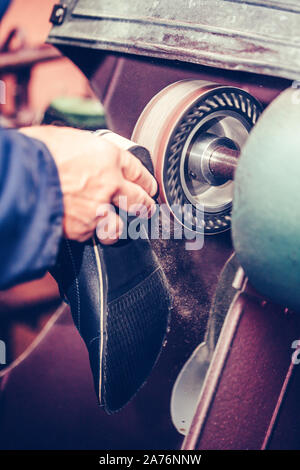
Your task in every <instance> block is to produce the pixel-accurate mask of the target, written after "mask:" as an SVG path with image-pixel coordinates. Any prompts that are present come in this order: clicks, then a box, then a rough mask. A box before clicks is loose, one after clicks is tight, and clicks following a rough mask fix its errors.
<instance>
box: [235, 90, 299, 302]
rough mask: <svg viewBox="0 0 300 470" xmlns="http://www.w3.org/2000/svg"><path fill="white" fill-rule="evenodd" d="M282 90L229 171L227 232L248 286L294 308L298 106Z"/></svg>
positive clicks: (296, 293) (289, 92) (291, 95)
mask: <svg viewBox="0 0 300 470" xmlns="http://www.w3.org/2000/svg"><path fill="white" fill-rule="evenodd" d="M294 94H295V90H293V89H287V90H286V91H284V92H283V93H282V94H281V95H280V96H279V97H278V98H276V99H275V100H274V101H273V102H272V103H271V104H270V106H268V108H267V109H266V110H265V111H264V113H263V114H262V116H261V118H260V119H259V121H258V123H257V125H256V126H255V128H254V129H253V131H252V132H251V135H250V137H249V139H248V140H247V143H246V145H245V146H244V148H243V151H242V155H241V157H240V160H239V165H238V168H237V171H236V175H235V191H234V208H233V221H232V229H233V230H232V235H233V242H234V247H235V250H236V253H237V255H238V258H239V261H240V263H241V265H242V266H243V268H244V270H245V272H246V274H247V276H248V277H249V280H250V281H251V283H252V284H253V285H254V287H255V288H256V289H257V290H258V291H259V292H261V293H262V294H263V295H266V296H267V297H269V298H270V299H271V300H273V301H275V302H276V303H280V304H283V305H285V306H287V307H290V308H292V309H296V310H299V309H300V287H299V283H300V132H299V123H300V104H299V103H298V102H297V100H296V99H295V98H296V97H295V95H294Z"/></svg>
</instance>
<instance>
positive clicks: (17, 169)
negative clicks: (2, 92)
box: [0, 128, 63, 289]
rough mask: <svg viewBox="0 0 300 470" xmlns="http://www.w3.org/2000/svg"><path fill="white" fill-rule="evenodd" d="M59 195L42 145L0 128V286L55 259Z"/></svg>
mask: <svg viewBox="0 0 300 470" xmlns="http://www.w3.org/2000/svg"><path fill="white" fill-rule="evenodd" d="M62 218H63V199H62V193H61V189H60V182H59V177H58V173H57V168H56V165H55V162H54V160H53V158H52V156H51V154H50V153H49V151H48V149H47V148H46V146H45V145H44V144H43V143H42V142H40V141H38V140H35V139H31V138H29V137H26V136H24V135H23V134H21V133H20V132H18V131H16V130H11V129H9V130H6V129H1V128H0V289H5V288H7V287H10V286H13V285H15V284H17V283H20V282H24V281H29V280H32V279H35V278H38V277H41V276H42V275H43V274H45V272H46V271H47V270H48V269H49V268H51V267H52V266H53V265H54V264H55V259H56V255H57V251H58V248H59V244H60V240H61V236H62Z"/></svg>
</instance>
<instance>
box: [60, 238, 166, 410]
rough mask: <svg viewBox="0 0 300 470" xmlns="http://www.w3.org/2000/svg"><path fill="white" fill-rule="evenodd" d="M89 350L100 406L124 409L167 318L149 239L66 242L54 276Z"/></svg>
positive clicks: (147, 368)
mask: <svg viewBox="0 0 300 470" xmlns="http://www.w3.org/2000/svg"><path fill="white" fill-rule="evenodd" d="M54 276H55V278H56V280H57V281H58V283H59V287H60V290H61V292H62V293H63V295H64V296H65V297H66V298H67V300H68V302H69V304H70V308H71V312H72V316H73V319H74V322H75V325H76V327H77V328H78V331H79V333H80V335H81V336H82V338H83V339H84V342H85V344H86V346H87V349H88V352H89V357H90V364H91V369H92V372H93V377H94V384H95V390H96V393H97V397H98V400H99V403H100V405H102V406H103V407H104V409H105V411H106V412H108V413H112V412H114V411H117V410H119V409H120V408H122V407H123V406H124V405H125V404H126V403H127V402H128V401H129V400H130V399H131V398H132V397H133V396H134V395H135V393H136V392H137V391H138V389H139V388H140V387H141V386H142V385H143V383H144V382H145V381H146V379H147V377H148V375H149V374H150V372H151V370H152V368H153V366H154V364H155V362H156V360H157V358H158V355H159V353H160V351H161V348H162V345H163V342H164V339H165V335H166V331H167V327H168V319H169V310H170V296H169V290H168V286H167V282H166V279H165V276H164V274H163V271H162V269H161V267H160V265H159V263H158V260H157V258H156V256H155V254H154V253H153V251H152V249H151V245H150V243H149V241H148V240H142V239H138V240H134V241H133V240H130V241H124V242H123V241H121V242H118V243H117V244H116V245H111V246H104V245H101V244H100V243H99V242H97V241H96V240H95V239H92V240H90V241H89V242H87V243H77V242H74V241H70V240H64V241H63V242H62V247H61V250H60V253H59V257H58V263H57V267H56V270H55V273H54Z"/></svg>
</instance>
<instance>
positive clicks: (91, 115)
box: [44, 96, 106, 130]
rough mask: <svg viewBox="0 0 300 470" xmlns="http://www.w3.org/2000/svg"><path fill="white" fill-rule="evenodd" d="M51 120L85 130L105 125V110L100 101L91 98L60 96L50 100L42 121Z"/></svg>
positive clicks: (102, 127)
mask: <svg viewBox="0 0 300 470" xmlns="http://www.w3.org/2000/svg"><path fill="white" fill-rule="evenodd" d="M53 122H55V123H60V124H62V125H66V126H71V127H76V128H79V129H86V130H97V129H104V128H105V127H106V122H105V111H104V108H103V106H102V105H101V103H100V102H99V101H98V100H96V99H93V98H82V97H78V96H61V97H59V98H56V99H55V100H53V101H52V102H51V104H50V106H49V108H48V109H47V111H46V114H45V118H44V123H45V124H50V123H53Z"/></svg>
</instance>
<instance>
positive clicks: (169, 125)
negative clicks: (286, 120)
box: [132, 80, 261, 234]
mask: <svg viewBox="0 0 300 470" xmlns="http://www.w3.org/2000/svg"><path fill="white" fill-rule="evenodd" d="M260 112H261V106H260V104H259V103H258V101H257V100H256V99H255V98H253V97H252V96H251V95H249V94H248V93H247V92H245V91H244V90H241V89H239V88H235V87H230V86H222V85H218V84H215V83H209V82H204V81H201V80H183V81H180V82H176V83H173V84H171V85H169V86H168V87H166V88H165V89H163V90H162V91H160V92H159V93H158V94H157V95H156V96H155V97H154V98H153V99H152V100H151V101H150V102H149V104H148V105H147V106H146V108H145V109H144V111H143V113H142V114H141V116H140V118H139V120H138V122H137V124H136V126H135V129H134V132H133V135H132V140H133V141H134V142H136V143H137V144H140V145H142V146H144V147H146V148H147V149H148V150H149V151H150V153H151V156H152V159H153V165H154V169H155V176H156V178H157V180H158V182H159V185H160V202H161V203H164V204H166V207H167V208H168V209H169V211H170V212H171V214H172V216H173V218H174V219H175V220H176V221H177V222H178V223H179V224H181V225H182V226H184V227H186V228H187V229H188V230H193V231H197V232H200V233H207V234H215V233H220V232H224V231H225V230H228V229H229V228H230V222H231V205H232V190H233V184H232V177H231V176H230V172H228V171H227V170H226V165H224V164H223V165H221V166H222V168H221V170H222V171H221V173H220V171H219V170H220V165H218V163H219V160H220V158H219V157H220V152H219V150H220V149H222V150H223V154H222V155H221V157H222V158H223V157H224V156H226V161H228V162H229V163H231V162H232V161H234V160H235V158H234V157H235V156H236V154H238V155H239V152H240V148H241V147H242V146H243V145H244V143H245V141H246V140H247V138H248V134H249V132H250V130H251V129H252V127H253V126H254V125H255V123H256V121H257V119H258V117H259V115H260ZM224 148H225V154H226V155H224ZM213 154H214V157H215V161H214V163H215V164H216V168H217V170H218V174H217V173H215V172H214V169H215V167H213V168H212V167H211V165H210V159H209V158H210V156H211V155H213ZM222 158H221V160H222ZM227 168H229V166H228V167H227ZM228 175H229V176H228Z"/></svg>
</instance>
